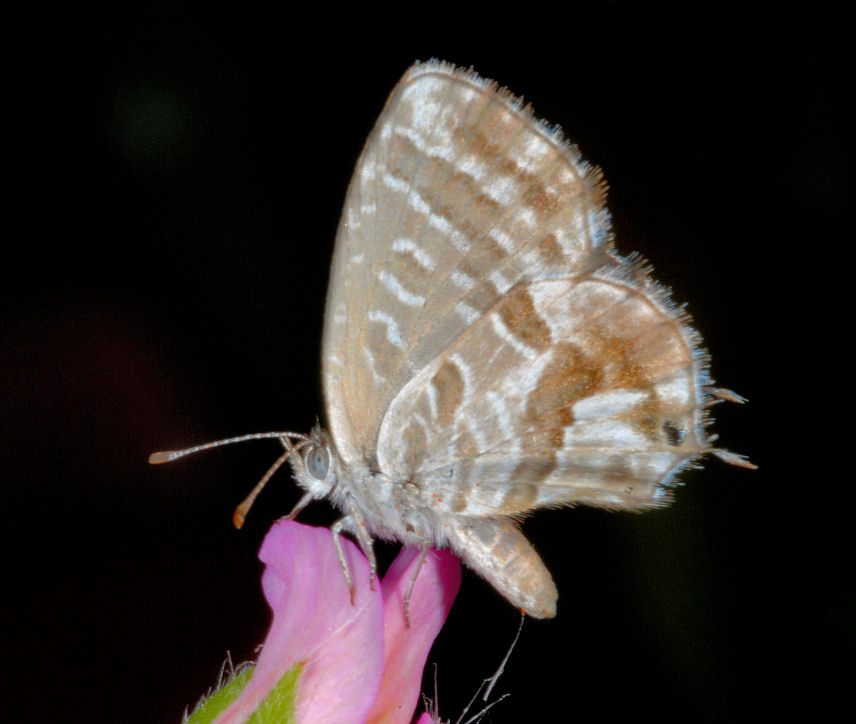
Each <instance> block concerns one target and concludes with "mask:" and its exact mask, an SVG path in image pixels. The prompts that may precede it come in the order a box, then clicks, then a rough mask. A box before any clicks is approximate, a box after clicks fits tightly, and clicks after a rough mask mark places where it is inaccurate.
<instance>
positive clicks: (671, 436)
mask: <svg viewBox="0 0 856 724" xmlns="http://www.w3.org/2000/svg"><path fill="white" fill-rule="evenodd" d="M663 432H664V433H665V434H666V439H667V440H668V441H669V444H670V445H675V446H677V445H680V444H681V443H682V442H683V441H684V435H685V434H686V432H685V431H684V430H682V429H681V428H679V427H678V426H677V425H674V424H673V423H671V422H664V423H663Z"/></svg>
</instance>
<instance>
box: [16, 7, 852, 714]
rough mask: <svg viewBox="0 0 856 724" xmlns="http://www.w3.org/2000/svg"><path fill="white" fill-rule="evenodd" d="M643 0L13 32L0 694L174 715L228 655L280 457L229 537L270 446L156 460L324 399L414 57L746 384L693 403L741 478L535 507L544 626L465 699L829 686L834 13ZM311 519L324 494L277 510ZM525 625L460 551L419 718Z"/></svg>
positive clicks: (732, 382)
mask: <svg viewBox="0 0 856 724" xmlns="http://www.w3.org/2000/svg"><path fill="white" fill-rule="evenodd" d="M631 7H632V8H633V9H629V8H628V7H627V6H625V5H624V4H621V3H600V4H583V5H580V4H574V3H571V4H563V5H562V8H561V9H560V10H552V9H550V8H549V7H547V6H545V5H543V4H535V3H531V4H520V5H517V6H515V7H513V8H507V9H500V8H498V7H493V6H487V5H485V6H482V7H481V8H480V9H479V10H473V11H469V10H467V9H466V7H465V6H463V5H461V4H458V3H453V4H444V5H443V6H442V7H437V6H431V5H424V4H419V5H416V4H411V5H406V6H405V5H399V6H396V7H394V8H384V9H381V8H380V7H378V6H370V7H369V6H366V7H361V8H360V9H359V10H356V9H351V10H336V9H334V8H332V7H328V6H326V5H324V6H321V5H318V6H317V7H314V8H305V7H303V8H300V9H295V10H293V11H285V10H282V9H280V10H278V11H270V10H267V9H260V8H259V7H255V6H249V5H247V6H241V7H235V8H232V9H228V10H224V9H213V8H211V7H206V6H202V5H200V6H194V5H191V4H189V3H186V2H181V3H164V4H148V5H145V6H140V7H121V6H117V5H116V4H113V3H103V4H101V5H97V4H92V3H90V4H84V5H83V6H77V9H76V10H74V11H73V14H72V15H69V16H66V17H58V16H53V17H51V18H49V19H46V18H38V19H33V20H32V21H31V22H28V23H22V24H21V26H20V27H19V28H16V27H13V26H10V28H9V32H10V33H12V34H16V33H17V34H19V36H20V37H19V38H18V39H20V40H23V41H24V42H23V43H22V49H21V52H20V54H19V55H18V56H17V58H16V61H15V63H14V65H13V66H10V67H11V69H12V70H13V71H14V73H13V75H15V76H16V78H17V80H15V81H14V83H13V86H12V87H9V88H7V90H8V97H9V98H10V99H11V100H12V102H11V104H10V106H9V111H8V114H9V116H10V117H11V118H12V119H13V120H14V121H15V122H16V130H15V131H14V132H10V134H9V136H8V140H9V142H10V143H9V145H10V147H9V154H10V156H14V158H15V160H16V161H17V160H19V159H20V161H22V162H23V163H21V164H20V166H18V165H17V164H16V165H15V166H14V169H15V170H14V171H12V170H11V168H12V167H10V171H9V180H10V182H11V186H12V188H11V189H10V191H9V192H8V193H7V201H8V202H9V206H10V224H9V227H8V228H9V232H8V237H7V238H8V240H9V241H10V242H11V243H10V244H9V247H8V248H9V249H10V251H7V256H6V263H5V264H4V267H5V269H4V275H3V276H4V278H5V281H4V285H3V291H2V295H3V297H2V302H3V309H2V312H0V315H2V316H0V323H2V351H0V355H2V356H0V362H2V366H0V374H2V418H0V419H2V426H3V427H2V429H0V433H2V439H0V447H2V452H3V456H4V463H3V470H4V473H5V475H6V490H7V497H8V500H9V503H8V505H9V508H8V514H7V518H8V521H7V525H6V530H7V532H8V533H9V535H8V542H7V545H6V558H7V561H8V562H9V563H10V566H9V567H8V572H7V576H6V578H7V584H8V585H7V587H6V591H7V593H6V596H5V605H6V606H7V607H8V609H7V614H6V615H5V616H4V619H5V621H6V623H7V626H6V627H5V629H6V634H5V636H6V641H7V646H6V652H7V658H8V660H9V663H11V665H12V666H13V667H14V668H15V670H16V674H15V675H14V676H15V679H14V681H15V685H14V687H13V688H12V689H11V691H12V694H11V696H10V702H11V705H12V707H13V708H14V707H15V705H16V703H18V704H20V705H21V706H22V710H21V713H22V714H24V719H25V720H26V719H31V720H32V721H46V720H56V719H58V718H59V716H60V713H61V712H64V714H63V715H62V719H63V720H65V721H68V720H69V719H71V720H75V721H117V722H118V721H122V722H177V721H179V718H180V715H181V712H182V710H183V709H184V707H185V706H188V705H190V706H192V705H193V703H194V702H195V701H196V699H197V698H198V697H199V696H200V695H201V694H202V693H203V692H204V691H205V690H206V689H207V688H208V687H209V686H211V685H213V684H214V683H215V681H216V678H217V674H218V671H219V669H220V666H221V663H222V661H223V660H224V658H225V655H226V652H227V651H230V652H231V655H232V658H233V659H234V660H235V661H243V660H246V659H248V658H251V657H252V656H253V652H254V648H255V647H256V646H257V645H258V644H260V643H261V641H262V640H263V637H264V633H265V630H266V627H267V624H268V611H267V609H266V605H265V603H264V600H263V598H262V596H261V592H260V588H259V584H258V578H259V574H260V572H261V564H260V563H258V561H257V559H256V552H257V550H258V547H259V544H260V542H261V540H262V538H263V536H264V533H265V532H266V529H267V527H268V526H269V525H270V523H271V521H272V520H274V519H275V518H276V517H277V516H278V515H279V514H281V513H282V512H284V511H287V510H288V509H289V508H290V507H291V505H292V504H293V503H294V502H295V501H296V499H297V497H298V492H297V490H296V487H295V486H294V485H293V484H292V483H291V482H290V481H289V478H288V476H287V475H285V474H282V475H280V476H279V477H278V479H276V480H275V482H274V483H273V484H271V485H270V486H269V488H268V489H267V490H266V491H265V493H264V494H263V496H262V497H261V499H260V500H259V503H258V504H257V507H256V508H255V509H254V510H253V512H252V514H251V516H250V518H249V521H248V523H247V526H246V527H245V528H244V529H243V530H242V531H240V532H236V531H235V530H233V529H232V527H231V523H230V520H231V513H232V510H233V508H234V506H235V504H236V503H237V502H239V501H240V500H241V499H242V498H243V496H244V495H245V494H246V492H247V491H248V490H249V488H250V487H251V486H252V485H253V484H254V483H255V482H256V481H257V480H258V478H259V477H260V476H261V474H262V473H263V472H264V471H265V470H266V468H267V466H268V465H269V464H270V463H271V462H272V460H273V459H274V458H275V456H276V455H277V454H278V453H277V444H276V443H274V442H270V443H252V444H249V443H248V444H246V445H243V446H239V447H236V448H231V449H225V450H220V451H214V452H209V453H206V454H203V455H200V456H198V457H196V458H193V459H188V460H186V461H182V462H179V463H175V464H172V465H170V466H161V467H157V468H154V467H150V466H148V465H147V463H146V460H147V457H148V455H149V453H150V452H152V451H154V450H158V449H165V448H174V447H179V446H186V445H191V444H196V443H199V442H204V441H209V440H214V439H218V438H221V437H226V436H231V435H237V434H242V433H246V432H253V431H266V430H281V429H294V430H303V431H305V430H308V429H309V428H310V427H311V426H312V424H313V423H314V421H315V417H316V415H321V414H322V410H321V402H320V398H321V392H320V387H319V376H318V366H319V345H320V334H321V328H322V315H323V303H324V298H325V293H326V282H327V273H328V267H329V259H330V255H331V252H332V246H333V241H334V234H335V230H336V226H337V223H338V216H339V211H340V208H341V204H342V200H343V197H344V193H345V188H346V185H347V182H348V179H349V176H350V173H351V170H352V168H353V164H354V162H355V160H356V158H357V155H358V153H359V151H360V148H361V145H362V143H363V141H364V140H365V137H366V135H367V134H368V132H369V130H370V129H371V126H372V124H373V122H374V119H375V118H376V116H377V114H378V112H379V111H380V109H381V107H382V104H383V102H384V100H385V98H386V95H387V94H388V93H389V91H390V90H391V89H392V87H393V85H394V84H395V82H396V80H397V79H398V77H399V76H400V75H401V74H402V73H403V72H404V70H405V69H406V68H407V67H408V66H409V65H410V63H411V62H413V61H414V60H416V59H428V58H430V57H439V58H443V59H445V60H448V61H451V62H454V63H455V64H458V65H461V66H470V65H472V66H473V67H474V68H475V69H476V70H477V71H478V72H479V73H480V74H481V75H483V76H486V77H489V78H494V79H496V80H497V81H499V82H500V83H501V84H502V85H505V86H507V87H509V88H510V89H511V90H512V91H513V92H515V93H516V94H518V95H523V96H524V97H525V98H526V99H527V100H528V101H530V102H532V103H533V105H534V107H535V110H536V113H537V115H538V116H540V117H542V118H545V119H546V120H548V121H550V122H554V123H558V124H560V125H561V126H562V127H563V128H564V130H565V133H566V135H567V136H568V137H570V138H571V139H572V140H573V141H574V142H576V143H577V144H578V145H579V147H580V149H581V151H582V153H583V155H584V156H585V157H586V158H587V159H588V160H590V161H592V162H594V163H596V164H598V165H600V166H601V168H602V169H603V171H604V174H605V176H606V178H607V180H608V182H609V184H610V189H611V191H610V196H609V205H610V209H611V212H612V214H613V219H614V227H615V231H616V235H617V239H618V242H617V243H618V248H619V250H620V251H621V252H623V253H629V252H631V251H638V252H640V253H642V254H643V255H644V256H645V257H646V258H647V259H648V260H649V261H650V262H651V263H652V265H653V267H654V269H655V273H656V277H657V278H658V279H660V280H661V281H662V282H664V283H665V284H667V285H669V286H671V287H672V288H673V291H674V296H675V299H676V300H677V301H678V302H688V304H689V310H690V312H691V313H692V315H693V317H694V319H695V323H696V326H697V327H698V329H699V331H700V332H701V333H702V335H703V337H704V339H705V344H706V346H707V348H708V349H709V350H710V352H711V356H712V360H713V362H712V373H713V376H714V378H715V379H716V380H717V382H718V383H719V384H721V385H723V386H726V387H729V388H732V389H734V390H736V391H738V392H739V393H741V394H743V395H745V396H746V397H747V398H749V400H750V403H749V404H748V405H745V406H737V405H720V406H719V407H717V409H716V411H715V412H716V418H717V424H716V426H715V430H716V431H717V432H718V433H719V434H720V435H721V441H722V444H723V445H724V446H726V447H728V448H730V449H732V450H735V451H737V452H742V453H747V454H749V456H750V457H751V458H752V459H753V460H754V461H755V462H757V463H758V464H759V465H760V466H761V467H760V469H759V470H758V471H756V472H747V471H744V470H741V469H738V468H732V467H729V466H726V465H724V464H721V463H719V462H717V461H715V460H711V461H708V462H707V464H706V467H705V469H704V470H702V471H690V472H689V474H686V475H685V476H684V480H685V482H686V486H685V487H683V488H681V489H680V490H679V491H678V494H677V499H676V503H675V504H674V505H673V506H672V507H671V508H669V509H667V510H663V511H658V512H655V513H649V514H646V515H643V516H635V515H626V514H610V513H604V512H599V511H592V510H582V509H579V510H573V511H546V512H542V513H539V514H536V515H535V516H533V517H532V518H531V519H530V520H528V521H527V523H526V526H525V529H526V532H527V535H528V536H529V537H530V538H531V539H532V540H533V542H534V543H535V545H536V547H537V548H538V550H539V551H540V552H541V553H542V555H543V557H544V559H545V561H546V562H547V564H548V566H549V568H550V569H551V571H552V572H553V573H554V576H555V578H556V582H557V585H558V588H559V591H560V599H559V614H558V617H557V618H556V619H555V620H553V621H549V622H537V621H528V622H527V623H526V625H525V627H524V630H523V634H522V637H521V640H520V642H519V644H518V647H517V649H516V651H515V652H514V654H513V656H512V658H511V660H510V663H509V665H508V668H507V673H506V675H505V677H504V678H503V679H502V680H501V681H500V684H499V686H498V688H497V692H498V693H500V694H501V693H505V692H509V693H510V694H511V696H510V697H509V698H508V699H507V700H505V701H503V702H502V703H501V704H499V705H498V706H497V707H496V708H495V709H494V710H492V712H491V714H490V715H489V716H488V718H487V721H493V722H505V721H539V720H548V719H549V720H551V721H556V720H559V721H564V720H575V721H588V720H592V719H594V718H595V717H596V718H597V719H598V720H601V721H619V720H626V719H627V718H629V717H631V716H633V717H636V716H639V717H648V716H655V717H657V719H658V720H659V721H682V722H702V721H704V722H706V721H743V720H749V719H755V718H757V716H759V715H766V714H769V713H771V712H772V711H773V710H774V709H776V708H778V707H780V706H782V705H785V706H786V707H787V708H788V709H789V710H791V711H794V710H795V708H796V707H798V706H806V707H808V711H811V712H813V713H815V714H819V713H821V712H822V711H824V710H826V709H832V708H833V707H834V706H835V702H836V699H838V698H839V697H841V696H842V695H843V693H844V691H843V687H845V686H849V685H852V679H851V678H850V675H851V673H852V668H849V667H852V665H853V652H854V646H853V644H854V630H856V625H854V619H856V614H854V598H853V571H852V560H851V552H852V544H851V543H850V541H851V538H850V537H849V535H848V533H847V531H848V529H849V528H848V526H847V516H848V514H849V510H850V509H849V508H848V506H847V501H846V500H845V495H844V494H843V493H846V492H847V490H848V488H849V486H852V482H849V481H850V480H852V463H850V462H849V459H848V458H849V456H848V453H849V450H848V449H846V448H843V449H842V448H841V447H838V446H836V443H834V442H833V439H834V435H833V429H834V421H833V420H832V419H831V418H830V417H829V412H828V410H827V408H826V407H825V405H826V404H827V402H825V401H827V400H830V399H832V400H833V401H836V402H844V401H845V400H846V396H845V393H844V390H846V389H847V386H848V379H849V377H848V370H847V369H846V368H845V369H842V368H841V365H840V364H839V363H837V362H836V361H835V360H837V359H839V357H838V355H840V350H839V346H840V344H841V342H839V341H838V340H839V339H841V335H842V334H843V335H845V336H846V335H847V334H848V333H849V330H850V329H851V327H852V325H851V324H850V323H849V322H847V321H846V320H843V319H842V315H843V314H844V313H846V308H843V309H842V307H840V306H837V303H836V302H835V301H833V300H832V298H831V295H832V291H833V290H834V285H833V283H832V282H831V281H829V282H828V283H825V284H824V285H822V286H821V285H817V286H815V284H816V281H817V278H818V276H819V275H823V276H824V278H831V277H832V275H834V272H835V271H836V267H838V266H840V265H841V264H842V263H841V262H839V261H838V260H839V259H841V260H843V264H849V263H850V262H849V260H847V259H846V257H844V256H843V255H840V252H839V251H838V250H837V249H836V245H840V244H841V243H842V239H844V238H846V235H845V230H844V223H845V218H846V217H847V214H846V212H845V210H844V207H845V206H846V205H847V203H848V201H849V199H850V195H849V194H850V191H852V184H851V182H850V179H849V176H848V174H849V173H850V171H849V166H848V164H847V162H846V161H845V160H844V155H845V144H844V142H843V138H844V129H845V127H846V126H847V122H846V121H845V116H844V113H843V106H844V100H845V99H846V97H847V95H852V78H850V77H849V76H848V71H847V70H846V66H845V63H844V57H843V56H844V53H843V42H844V39H845V38H846V37H847V35H846V32H845V29H844V28H845V26H844V24H843V21H842V20H841V19H839V18H837V17H834V16H832V15H823V14H818V12H817V11H813V13H812V14H806V13H803V12H801V11H800V10H799V8H798V7H797V6H787V5H782V6H779V8H778V9H775V10H770V11H769V12H762V11H753V12H751V13H748V12H747V11H746V10H744V9H741V6H739V5H733V6H732V5H728V4H725V5H723V4H716V5H711V6H705V7H704V8H703V9H690V6H687V7H686V8H684V10H683V11H678V13H677V14H676V12H675V11H674V9H672V8H670V9H668V10H667V9H665V8H656V7H655V8H652V7H650V6H646V8H645V10H640V9H638V8H637V7H636V5H635V4H631ZM847 150H848V151H849V149H847ZM19 223H20V225H19ZM847 233H848V234H849V235H850V236H852V232H847ZM814 300H817V301H818V302H819V303H818V304H817V305H816V306H817V308H815V301H814ZM836 309H837V310H839V311H838V312H836ZM821 311H822V313H821ZM826 324H829V325H831V326H830V327H829V328H826V327H824V325H826ZM830 335H838V336H830ZM821 364H822V365H823V367H822V369H824V370H825V372H824V373H823V374H822V375H821V374H820V373H818V369H821ZM839 453H840V455H839ZM833 454H834V455H836V460H837V465H836V467H835V468H834V469H833V470H832V471H831V472H827V471H826V470H825V469H824V467H823V463H824V460H825V459H826V456H827V455H833ZM782 463H784V464H782ZM334 519H335V516H334V513H333V511H331V510H330V509H329V507H328V506H326V505H324V504H320V505H316V506H314V508H312V509H311V510H308V511H306V513H305V514H304V515H302V516H301V520H303V521H305V522H312V523H318V524H328V523H329V522H331V521H332V520H334ZM394 554H395V548H394V547H392V546H385V547H384V548H383V551H382V555H383V559H384V561H386V562H388V561H389V560H390V559H391V558H392V556H393V555H394ZM517 622H518V615H517V613H516V612H515V611H514V610H513V609H512V608H511V607H510V606H508V605H507V604H506V603H505V602H504V601H503V600H501V599H500V598H499V597H498V596H497V595H496V594H495V593H494V592H493V591H492V590H491V589H490V588H489V587H488V586H487V585H486V584H484V583H482V582H481V581H480V580H478V579H477V578H476V577H475V576H473V575H472V574H469V573H467V572H465V574H464V582H463V587H462V590H461V593H460V594H459V598H458V601H457V603H456V605H455V607H454V609H453V611H452V613H451V615H450V617H449V621H448V624H447V626H446V628H445V629H444V631H443V632H442V634H441V636H440V638H439V639H438V641H437V644H436V647H435V650H434V651H433V652H432V654H431V656H430V658H429V662H436V663H437V668H438V674H437V678H438V688H439V696H440V707H441V713H442V715H443V716H444V717H451V718H452V719H453V720H454V719H455V718H456V717H457V716H458V714H459V713H460V710H461V709H462V707H463V706H464V704H465V703H466V701H467V700H468V699H469V697H470V695H471V694H472V692H473V691H474V689H475V687H476V686H477V685H478V683H479V682H480V681H481V679H482V678H484V677H486V676H488V675H490V674H491V673H492V672H493V670H494V669H495V667H496V665H497V664H498V662H499V660H500V659H501V657H502V655H503V653H504V652H505V649H506V648H507V646H508V644H509V642H510V640H511V638H512V636H513V633H514V630H515V628H516V626H517ZM427 677H428V678H427V680H426V681H427V685H426V692H427V693H429V694H430V693H431V692H432V689H433V683H431V681H430V679H431V669H430V668H429V669H428V674H427ZM31 717H32V718H31Z"/></svg>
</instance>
